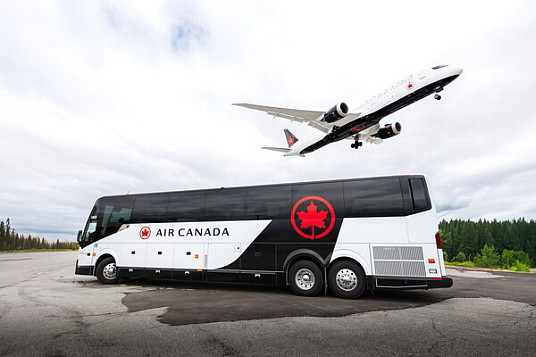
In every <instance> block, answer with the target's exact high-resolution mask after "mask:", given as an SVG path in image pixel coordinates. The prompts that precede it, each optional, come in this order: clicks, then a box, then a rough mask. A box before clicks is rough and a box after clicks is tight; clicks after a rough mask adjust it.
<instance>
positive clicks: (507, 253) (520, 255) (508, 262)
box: [501, 249, 531, 268]
mask: <svg viewBox="0 0 536 357" xmlns="http://www.w3.org/2000/svg"><path fill="white" fill-rule="evenodd" d="M501 261H502V265H503V267H505V268H510V267H512V266H514V265H515V264H516V261H517V262H519V263H522V264H524V265H527V266H530V265H531V261H530V257H529V255H528V254H527V253H525V252H524V251H522V250H508V249H505V250H503V252H502V256H501Z"/></svg>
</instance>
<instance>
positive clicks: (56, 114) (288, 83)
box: [0, 1, 536, 239]
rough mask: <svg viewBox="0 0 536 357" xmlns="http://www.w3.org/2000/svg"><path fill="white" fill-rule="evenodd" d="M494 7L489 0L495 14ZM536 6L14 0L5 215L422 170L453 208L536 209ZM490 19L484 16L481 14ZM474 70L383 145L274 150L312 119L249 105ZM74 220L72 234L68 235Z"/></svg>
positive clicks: (357, 92)
mask: <svg viewBox="0 0 536 357" xmlns="http://www.w3.org/2000/svg"><path fill="white" fill-rule="evenodd" d="M483 7H485V9H486V11H485V12H482V8H483ZM534 10H536V8H535V6H534V5H533V4H532V3H531V2H510V3H508V5H506V4H503V3H501V4H500V5H499V4H498V5H494V4H490V3H489V2H480V1H478V2H471V3H467V2H461V1H453V2H449V3H448V4H443V3H442V4H432V3H430V2H425V1H421V2H417V3H412V4H411V5H408V4H406V3H400V2H396V1H393V2H387V3H386V2H382V3H377V4H376V3H370V2H361V3H360V2H354V3H348V2H330V3H324V2H311V1H307V2H305V1H298V2H291V3H289V2H282V1H257V2H250V1H237V2H231V3H228V2H225V3H222V2H219V1H184V2H167V1H160V2H150V3H146V2H131V1H115V2H107V1H100V2H99V1H95V2H85V3H78V2H75V3H73V2H68V1H56V2H53V1H49V2H47V3H32V4H31V5H28V4H26V3H21V2H13V3H10V4H9V5H8V6H5V7H4V8H3V11H2V13H1V14H0V33H1V34H2V35H0V136H1V137H2V140H0V152H1V155H0V167H2V168H3V169H2V171H1V172H2V174H1V175H0V202H1V204H0V219H5V218H7V217H10V218H11V221H12V226H13V227H15V228H16V229H18V230H19V231H23V232H32V233H38V234H44V235H46V236H47V237H49V238H52V239H55V238H56V237H58V236H59V237H62V238H69V239H72V238H74V232H75V231H76V230H77V229H79V228H81V227H82V225H83V223H84V221H85V219H86V218H87V215H88V213H89V210H90V208H91V205H92V204H93V202H94V201H95V199H96V198H97V197H99V196H102V195H107V194H121V193H126V192H129V191H130V192H150V191H163V190H176V189H190V188H202V187H219V186H230V185H249V184H263V183H273V182H286V181H298V180H318V179H331V178H342V177H360V176H378V175H392V174H406V173H408V174H412V173H424V174H426V175H427V176H428V179H429V181H430V184H431V186H432V188H433V189H434V196H435V198H436V203H437V205H438V207H439V208H440V209H441V210H442V212H441V215H443V216H444V217H461V218H478V217H487V218H492V217H497V218H513V217H518V216H525V217H528V218H534V217H535V214H536V208H535V206H534V204H533V203H532V200H531V195H530V192H533V191H534V190H535V189H536V187H535V186H536V184H534V182H536V181H535V180H534V178H535V177H534V175H535V174H534V172H535V164H536V163H535V161H534V158H533V156H534V155H532V153H534V152H535V149H536V144H535V142H534V140H532V136H533V135H532V133H534V132H535V131H536V121H535V120H534V119H535V118H534V114H533V108H532V106H533V105H532V97H533V95H532V90H531V84H532V83H533V82H534V81H535V80H536V78H535V77H536V76H535V73H536V71H535V70H534V69H533V67H534V66H533V63H534V62H535V59H536V54H535V52H534V48H535V47H534V41H535V38H536V36H535V35H536V31H535V30H536V28H535V27H534V25H533V24H534V23H536V22H535V21H534V20H536V19H535V17H536V11H534ZM476 19H478V21H476ZM439 63H449V64H455V65H459V66H461V67H463V68H464V69H465V72H464V73H463V74H462V76H461V77H460V78H459V79H458V80H457V81H455V82H454V83H453V84H452V85H451V86H449V87H448V88H446V90H445V92H444V95H443V100H441V101H440V102H436V101H434V100H432V99H428V100H424V101H421V102H419V104H417V105H413V106H410V107H408V108H405V109H404V110H402V111H400V112H397V113H395V114H393V115H392V117H391V118H388V119H386V120H385V122H389V120H393V121H400V122H401V123H402V124H403V132H402V133H403V134H402V135H400V136H398V137H396V138H393V139H390V140H388V141H386V142H385V143H384V144H382V145H380V146H365V147H364V148H363V149H360V150H359V151H354V150H351V149H350V148H349V143H350V142H349V141H344V142H340V143H336V144H333V145H330V146H328V147H326V148H324V149H322V150H320V151H318V152H315V153H313V154H312V155H310V156H308V157H307V158H305V159H302V158H283V157H281V156H279V155H278V154H276V153H272V152H266V151H262V150H260V149H259V147H260V146H263V145H283V144H284V137H283V133H282V129H283V128H285V127H288V128H289V129H291V131H293V133H295V134H296V135H297V136H298V137H302V136H304V135H305V134H306V133H307V132H308V131H309V130H310V129H309V128H308V127H304V126H301V125H299V124H296V123H288V122H284V121H282V120H280V119H272V118H269V117H267V116H264V115H263V114H261V113H257V112H250V111H247V110H245V109H243V108H238V107H233V106H231V105H230V104H231V103H234V102H253V103H263V104H267V105H276V106H288V107H296V108H303V109H315V110H325V109H327V108H329V107H331V106H332V105H333V104H335V103H336V102H340V101H346V102H348V103H349V104H350V106H351V107H356V106H358V105H359V104H360V101H361V100H364V99H366V98H367V97H368V96H371V95H374V94H375V92H376V91H379V90H381V89H383V88H384V87H386V86H388V85H390V84H391V83H392V82H395V81H397V80H398V79H400V78H403V77H404V76H406V75H407V74H409V73H411V72H414V71H416V70H419V69H420V68H423V67H428V66H431V65H435V64H439ZM69 232H73V233H72V234H70V233H69Z"/></svg>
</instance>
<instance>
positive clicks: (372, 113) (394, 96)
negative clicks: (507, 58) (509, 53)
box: [234, 65, 463, 156]
mask: <svg viewBox="0 0 536 357" xmlns="http://www.w3.org/2000/svg"><path fill="white" fill-rule="evenodd" d="M462 71H463V70H462V69H461V68H459V67H454V66H448V65H439V66H435V67H432V68H430V69H426V70H423V71H420V72H418V73H417V74H413V75H411V76H409V77H407V78H405V79H403V80H401V81H398V82H397V83H395V84H393V85H392V86H391V87H389V88H387V89H385V90H384V91H382V92H381V93H379V94H377V95H375V96H374V97H372V98H370V99H369V100H367V101H366V102H364V103H363V104H362V105H360V106H359V107H357V108H356V109H355V110H354V111H352V112H349V111H348V105H347V104H346V103H344V102H341V103H338V104H336V105H335V106H334V107H333V108H331V109H330V110H328V111H327V112H322V111H312V110H300V109H289V108H278V107H269V106H265V105H257V104H248V103H237V104H234V105H238V106H241V107H245V108H249V109H254V110H259V111H263V112H265V113H267V114H268V115H271V116H273V117H279V118H283V119H288V120H290V121H297V122H301V123H306V124H308V125H309V126H311V127H313V128H315V129H317V130H318V131H315V132H313V133H311V134H309V135H308V136H306V137H304V138H303V139H300V140H298V138H297V137H296V136H294V135H293V134H292V133H291V132H290V131H289V130H288V129H285V130H284V132H285V135H286V138H287V143H288V148H280V147H263V149H267V150H273V151H279V152H282V153H284V156H305V154H309V153H312V152H313V151H315V150H318V149H320V148H322V147H324V146H326V145H328V144H331V143H334V142H336V141H339V140H342V139H350V140H352V141H354V142H353V143H352V144H351V145H350V146H351V147H352V148H354V149H358V148H359V147H360V146H362V145H363V142H367V143H374V144H380V143H382V141H383V140H384V139H388V138H391V137H393V136H396V135H398V134H400V131H401V130H402V126H401V125H400V123H398V122H395V123H389V124H385V125H384V126H381V125H380V120H382V119H383V118H385V117H386V116H388V115H389V114H391V113H394V112H396V111H397V110H400V109H402V108H404V107H406V106H408V105H410V104H412V103H415V102H416V101H418V100H421V99H423V98H424V97H427V96H429V95H430V94H432V93H435V94H434V98H435V99H437V100H440V99H441V96H440V95H439V94H438V93H439V92H441V91H442V90H443V88H444V87H445V86H446V85H447V84H449V83H450V82H452V81H453V80H455V79H456V78H458V76H459V75H460V74H461V73H462Z"/></svg>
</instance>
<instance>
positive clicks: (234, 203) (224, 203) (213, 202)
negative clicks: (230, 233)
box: [204, 188, 247, 221]
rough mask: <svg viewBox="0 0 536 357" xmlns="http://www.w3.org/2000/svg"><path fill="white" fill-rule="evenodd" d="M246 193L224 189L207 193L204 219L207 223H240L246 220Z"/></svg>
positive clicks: (241, 190) (236, 189)
mask: <svg viewBox="0 0 536 357" xmlns="http://www.w3.org/2000/svg"><path fill="white" fill-rule="evenodd" d="M245 207H246V191H245V190H244V189H242V188H224V189H219V190H215V191H212V192H210V193H207V196H206V203H205V215H204V219H205V220H207V221H238V220H243V219H247V218H246V211H245Z"/></svg>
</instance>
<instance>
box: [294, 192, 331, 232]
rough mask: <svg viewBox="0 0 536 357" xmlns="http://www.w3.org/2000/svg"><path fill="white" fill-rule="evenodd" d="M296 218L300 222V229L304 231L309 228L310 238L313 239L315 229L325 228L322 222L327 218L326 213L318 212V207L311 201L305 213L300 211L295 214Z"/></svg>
mask: <svg viewBox="0 0 536 357" xmlns="http://www.w3.org/2000/svg"><path fill="white" fill-rule="evenodd" d="M297 213H298V218H299V219H300V220H301V221H302V222H301V226H300V228H302V229H305V228H309V227H311V229H312V234H311V235H312V236H313V239H314V236H315V227H316V228H326V224H325V223H324V220H325V219H326V218H328V211H323V210H322V211H320V212H318V207H317V206H315V204H314V203H313V202H312V201H311V203H310V204H309V206H307V212H304V211H301V212H297Z"/></svg>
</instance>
